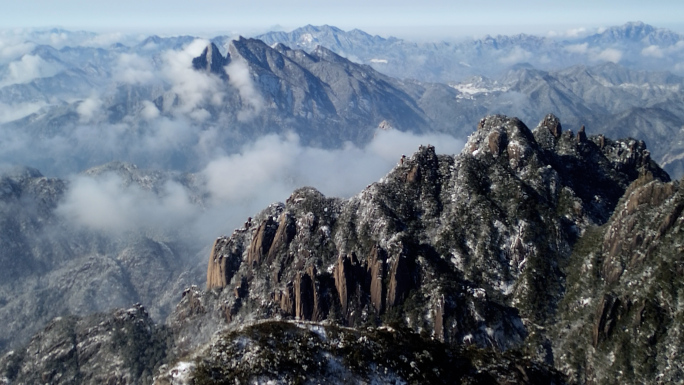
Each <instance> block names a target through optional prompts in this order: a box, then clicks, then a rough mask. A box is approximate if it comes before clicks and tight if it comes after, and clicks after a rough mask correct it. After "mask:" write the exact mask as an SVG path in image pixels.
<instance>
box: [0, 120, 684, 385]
mask: <svg viewBox="0 0 684 385" xmlns="http://www.w3.org/2000/svg"><path fill="white" fill-rule="evenodd" d="M679 190H680V189H679V184H678V183H676V182H670V181H669V177H668V175H667V174H666V173H664V172H663V171H662V170H661V169H660V168H659V167H658V166H657V165H656V164H655V163H654V162H653V161H652V160H651V159H650V155H649V152H648V150H646V147H645V145H644V143H643V142H639V141H636V140H633V139H625V140H618V141H614V140H611V139H608V138H605V137H603V136H592V137H588V136H587V135H586V133H585V132H584V131H583V130H580V132H578V134H577V135H575V134H574V133H573V132H572V131H570V130H567V129H565V128H563V127H562V125H561V123H560V121H559V120H558V119H557V118H556V117H555V116H553V115H548V116H546V117H545V118H544V119H543V121H542V122H540V124H539V125H538V126H537V127H536V128H535V129H533V130H530V129H528V128H527V127H526V126H525V125H524V124H523V123H522V122H520V121H519V120H518V119H515V118H508V117H505V116H491V117H488V118H485V119H483V120H482V121H480V123H479V124H478V127H477V131H476V132H474V133H473V134H472V135H471V137H470V138H469V140H468V143H467V144H466V146H465V149H464V150H463V152H462V153H461V154H459V155H455V156H450V155H436V154H435V152H434V148H433V147H431V146H424V147H421V148H420V149H419V151H418V152H416V153H415V154H414V155H413V156H411V157H408V158H404V157H402V158H401V159H399V162H398V164H397V166H396V167H395V168H394V169H393V170H392V171H391V172H390V173H389V174H388V175H387V176H386V177H385V178H383V179H382V180H380V181H379V182H377V183H374V184H372V185H370V186H368V187H367V188H366V189H364V190H363V191H362V192H360V193H359V194H358V195H356V196H354V197H352V198H350V199H348V200H341V199H337V198H328V197H325V196H323V195H322V194H321V193H320V192H318V191H316V190H315V189H313V188H311V187H304V188H300V189H298V190H296V191H294V192H293V193H292V195H291V196H290V197H289V198H288V200H287V201H286V202H285V203H277V204H273V205H271V206H269V207H268V208H266V209H265V210H264V211H262V212H261V213H258V214H257V215H255V216H254V217H253V218H249V219H248V220H247V221H246V222H245V224H244V226H243V227H241V228H239V229H236V230H235V232H234V233H233V234H232V235H231V236H228V237H219V238H218V239H217V240H216V241H215V243H214V245H213V247H212V249H211V254H210V258H209V264H208V268H207V290H206V291H202V290H200V289H199V288H197V287H192V288H189V289H187V290H186V291H185V292H184V293H183V295H182V299H181V302H180V303H179V304H178V306H177V308H176V310H175V312H174V313H173V314H172V315H171V316H170V317H169V319H168V321H167V324H166V326H167V327H168V331H169V333H170V334H171V335H172V338H173V343H172V345H173V347H172V348H170V350H169V352H170V353H167V354H166V356H165V357H167V358H166V360H165V361H164V363H165V365H166V366H163V367H159V369H158V370H157V372H156V382H157V383H158V384H176V383H222V382H225V381H228V382H231V381H235V380H237V381H238V382H239V381H250V382H251V381H257V382H266V381H269V380H274V381H275V380H276V379H277V381H279V383H281V382H282V383H297V382H300V383H315V382H316V381H323V380H328V381H332V380H334V379H341V378H352V379H358V380H359V381H360V380H364V381H380V382H386V381H391V380H394V381H402V382H406V383H440V382H445V381H453V379H454V378H461V379H463V381H465V382H468V381H470V382H471V383H491V382H492V381H498V382H499V383H562V382H564V381H568V382H571V383H582V384H584V383H625V382H627V383H630V382H631V383H640V382H649V381H652V379H653V378H656V377H657V378H663V379H664V381H676V380H677V379H681V376H682V373H681V369H679V365H677V361H676V360H677V358H676V357H678V355H679V354H680V352H679V350H680V349H678V348H677V346H679V345H680V344H678V343H677V341H679V340H678V339H679V328H678V327H675V325H676V323H677V322H678V321H677V320H678V319H679V318H681V314H679V313H680V312H679V310H677V309H678V308H677V306H676V301H677V298H678V297H677V296H678V293H679V291H680V286H681V285H679V284H678V282H677V280H676V279H675V278H674V277H675V276H676V274H677V272H678V271H679V270H681V269H680V266H678V263H679V262H677V261H678V259H677V258H678V257H677V250H679V243H680V242H679V241H678V239H679V238H678V235H677V234H678V233H679V230H678V228H679V227H678V226H679V222H680V221H679V219H678V218H679V216H680V214H681V211H682V207H684V203H682V202H680V201H681V199H680V198H681V197H680V191H679ZM218 331H220V332H218ZM44 333H45V332H43V334H44ZM43 334H41V335H43ZM37 338H40V337H37ZM404 340H406V341H410V343H408V344H404V343H403V342H401V341H404ZM150 346H157V345H154V344H152V345H150ZM622 352H625V354H624V355H623V354H622ZM14 354H19V355H18V356H16V357H25V356H23V355H21V354H24V353H14ZM239 355H241V356H242V357H243V359H242V360H238V359H236V357H237V356H239ZM12 357H13V355H9V356H6V357H5V358H3V361H0V368H3V370H4V373H6V374H5V376H6V377H7V378H8V379H10V380H11V381H15V382H17V383H22V381H23V378H24V377H23V376H26V374H20V373H22V372H20V371H19V370H18V369H16V368H20V367H22V365H28V362H30V361H29V360H28V359H27V358H21V359H14V358H12ZM245 357H248V358H245ZM435 357H440V358H439V359H436V358H435ZM158 364H159V363H158V362H157V361H155V364H154V365H158ZM150 365H152V364H149V365H148V366H146V368H147V369H149V368H154V365H152V366H150ZM554 366H555V368H556V369H552V367H554ZM150 370H152V369H150ZM556 370H558V371H556ZM140 378H143V377H140ZM144 378H147V377H144ZM446 378H448V379H449V380H445V379H446ZM135 381H142V380H138V379H136V380H135ZM193 381H194V382H193ZM535 381H536V382H535Z"/></svg>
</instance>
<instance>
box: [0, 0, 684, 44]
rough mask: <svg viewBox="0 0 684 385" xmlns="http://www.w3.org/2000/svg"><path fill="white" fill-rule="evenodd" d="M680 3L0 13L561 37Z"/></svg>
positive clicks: (145, 5)
mask: <svg viewBox="0 0 684 385" xmlns="http://www.w3.org/2000/svg"><path fill="white" fill-rule="evenodd" d="M681 14H684V3H681V2H674V1H667V0H659V1H653V2H649V3H648V5H646V4H645V3H643V2H637V1H623V2H621V3H620V5H619V7H616V6H615V5H614V4H609V3H606V2H591V1H584V0H582V1H578V2H573V3H572V4H570V3H565V2H556V1H553V2H549V1H540V0H523V1H518V2H515V3H510V2H506V1H502V0H488V1H485V2H484V3H483V2H478V3H474V2H472V1H465V0H460V1H450V2H448V1H443V0H428V1H423V2H420V4H416V3H415V2H412V1H407V0H399V1H393V2H388V1H385V0H375V1H359V0H350V1H347V2H345V3H343V4H342V3H340V4H321V3H315V2H312V1H310V0H297V1H294V2H288V3H280V2H275V1H273V0H259V1H254V2H250V3H249V4H237V3H235V2H230V1H229V2H224V1H216V0H205V1H202V2H201V3H199V4H198V3H189V2H183V1H177V0H171V1H163V2H162V1H160V0H150V1H145V2H133V1H131V0H122V1H118V2H106V3H105V2H91V3H88V4H85V5H84V4H83V3H82V2H79V1H76V0H66V1H60V2H59V4H57V3H55V2H49V1H46V0H28V1H24V2H16V3H10V4H6V5H5V7H4V10H3V14H2V15H0V25H2V26H3V28H4V29H16V28H37V29H49V28H64V29H67V30H84V31H92V32H96V33H114V32H117V33H123V34H146V35H149V34H157V35H185V34H188V35H194V36H200V37H212V36H217V35H237V34H242V35H250V36H253V35H257V34H259V33H264V32H267V31H270V30H278V29H280V30H285V31H290V30H292V29H295V28H298V27H302V26H304V25H307V24H312V25H326V24H327V25H333V26H336V27H338V28H341V29H344V30H351V29H355V28H357V29H361V30H363V31H365V32H368V33H370V34H377V35H380V36H383V37H388V36H395V37H399V38H404V39H406V38H413V39H436V38H439V39H451V38H462V37H472V36H475V37H477V36H484V35H497V34H519V33H527V34H536V35H552V36H563V35H566V34H568V33H570V34H572V33H577V31H592V30H596V29H599V28H605V27H610V26H615V25H622V24H624V23H626V22H629V21H642V22H644V23H646V24H651V25H653V26H655V27H659V28H667V29H672V30H674V31H676V32H684V21H682V20H681V17H679V15H681Z"/></svg>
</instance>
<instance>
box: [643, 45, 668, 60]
mask: <svg viewBox="0 0 684 385" xmlns="http://www.w3.org/2000/svg"><path fill="white" fill-rule="evenodd" d="M663 55H664V54H663V50H662V49H661V48H660V47H658V46H657V45H649V46H648V47H646V48H644V49H642V50H641V56H650V57H655V58H661V57H663Z"/></svg>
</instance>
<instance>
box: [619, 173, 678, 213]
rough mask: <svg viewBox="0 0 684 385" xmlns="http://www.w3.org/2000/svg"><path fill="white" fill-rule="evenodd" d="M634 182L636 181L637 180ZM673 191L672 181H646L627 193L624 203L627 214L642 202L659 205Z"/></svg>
mask: <svg viewBox="0 0 684 385" xmlns="http://www.w3.org/2000/svg"><path fill="white" fill-rule="evenodd" d="M636 182H638V180H637V181H636ZM674 192H675V186H674V184H672V183H662V182H656V181H654V182H651V183H648V184H646V185H645V186H643V187H641V188H639V189H637V190H635V191H634V192H632V193H631V194H630V195H629V198H628V199H627V203H626V204H625V206H626V208H627V214H631V213H633V212H635V211H636V209H637V207H639V205H642V204H648V205H649V206H653V207H655V206H659V205H660V204H662V203H663V202H664V201H665V200H667V199H668V198H670V197H671V196H672V194H674Z"/></svg>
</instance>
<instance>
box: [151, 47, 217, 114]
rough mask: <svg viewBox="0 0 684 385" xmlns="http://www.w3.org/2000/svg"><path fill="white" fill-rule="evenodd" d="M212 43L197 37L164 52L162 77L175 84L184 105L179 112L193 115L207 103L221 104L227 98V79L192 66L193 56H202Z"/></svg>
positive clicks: (173, 89) (172, 85)
mask: <svg viewBox="0 0 684 385" xmlns="http://www.w3.org/2000/svg"><path fill="white" fill-rule="evenodd" d="M208 44H209V42H208V41H207V40H203V39H197V40H195V41H193V42H192V43H190V44H188V45H187V46H185V47H184V48H183V49H182V50H180V51H166V52H164V53H163V54H162V59H163V62H164V63H163V67H162V71H161V72H162V76H163V77H164V79H165V80H166V81H167V82H169V83H170V84H171V91H172V92H173V93H175V94H176V95H177V96H178V98H179V100H180V102H181V103H180V105H179V106H178V108H177V109H176V111H177V112H178V113H181V114H189V113H191V112H193V111H194V110H195V109H196V108H199V107H200V106H201V105H202V104H203V103H212V104H215V105H219V104H220V103H221V102H222V101H223V94H224V91H223V90H222V84H223V82H222V81H221V80H220V79H219V78H218V77H216V76H214V75H211V74H209V73H207V72H203V71H195V70H194V69H193V68H192V59H193V58H195V57H197V56H199V55H200V54H201V53H202V51H203V50H204V49H205V48H206V47H207V45H208Z"/></svg>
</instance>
